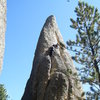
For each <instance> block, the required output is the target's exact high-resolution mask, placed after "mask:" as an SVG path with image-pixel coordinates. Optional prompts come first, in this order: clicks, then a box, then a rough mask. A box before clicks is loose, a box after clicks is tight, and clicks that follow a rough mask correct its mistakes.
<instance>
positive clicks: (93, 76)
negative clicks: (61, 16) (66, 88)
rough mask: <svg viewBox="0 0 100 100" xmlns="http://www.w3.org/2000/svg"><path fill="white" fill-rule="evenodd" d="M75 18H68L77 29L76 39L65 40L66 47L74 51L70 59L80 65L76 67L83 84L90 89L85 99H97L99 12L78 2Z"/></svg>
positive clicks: (99, 92)
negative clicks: (86, 84)
mask: <svg viewBox="0 0 100 100" xmlns="http://www.w3.org/2000/svg"><path fill="white" fill-rule="evenodd" d="M75 13H76V15H77V18H76V20H74V19H72V18H71V19H70V20H71V22H72V25H71V26H70V27H71V28H73V29H75V30H76V31H77V34H76V40H69V41H67V49H68V50H70V51H72V52H73V53H74V56H72V59H73V60H74V61H76V62H77V63H78V64H81V65H82V67H80V68H78V70H79V75H80V78H81V81H82V83H83V84H85V83H88V84H89V86H90V90H91V91H88V92H87V93H86V95H87V99H89V100H90V99H91V98H92V99H93V98H95V100H98V99H97V98H98V97H99V96H100V14H99V12H98V9H97V8H94V7H93V6H89V5H88V4H87V3H84V2H78V6H77V7H76V8H75Z"/></svg>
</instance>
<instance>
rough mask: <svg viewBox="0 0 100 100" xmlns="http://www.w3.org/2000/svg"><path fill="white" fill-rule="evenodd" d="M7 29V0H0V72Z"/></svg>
mask: <svg viewBox="0 0 100 100" xmlns="http://www.w3.org/2000/svg"><path fill="white" fill-rule="evenodd" d="M5 30H6V0H0V72H1V69H2V64H3V55H4V48H5Z"/></svg>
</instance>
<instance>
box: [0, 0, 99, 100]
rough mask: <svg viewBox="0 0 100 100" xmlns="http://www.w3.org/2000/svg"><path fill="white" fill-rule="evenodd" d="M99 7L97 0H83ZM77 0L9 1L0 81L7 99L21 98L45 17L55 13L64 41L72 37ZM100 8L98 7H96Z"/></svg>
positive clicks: (15, 99) (17, 99)
mask: <svg viewBox="0 0 100 100" xmlns="http://www.w3.org/2000/svg"><path fill="white" fill-rule="evenodd" d="M84 1H87V2H88V3H89V4H91V5H94V6H95V7H97V8H99V9H100V6H99V5H100V1H99V0H84ZM77 2H78V0H70V2H67V0H8V1H7V30H6V46H5V55H4V64H3V70H2V74H1V75H0V83H2V84H4V85H5V87H6V89H7V92H8V95H9V96H10V99H9V100H20V99H21V97H22V95H23V92H24V88H25V85H26V82H27V80H28V78H29V75H30V72H31V69H32V61H33V57H34V52H35V48H36V44H37V41H38V37H39V34H40V31H41V29H42V27H43V24H44V22H45V20H46V18H47V17H48V16H50V15H55V17H56V20H57V23H58V26H59V29H60V31H61V33H62V36H63V38H64V41H65V42H66V41H67V40H68V39H73V38H74V34H73V33H74V30H72V29H71V28H70V27H69V26H70V24H71V22H70V17H72V18H75V13H74V9H75V7H76V6H77ZM99 11H100V10H99Z"/></svg>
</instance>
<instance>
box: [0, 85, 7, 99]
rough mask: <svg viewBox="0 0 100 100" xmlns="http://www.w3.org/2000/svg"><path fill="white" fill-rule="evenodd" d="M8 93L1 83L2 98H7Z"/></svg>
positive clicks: (0, 92) (0, 93)
mask: <svg viewBox="0 0 100 100" xmlns="http://www.w3.org/2000/svg"><path fill="white" fill-rule="evenodd" d="M7 98H8V95H7V92H6V89H5V88H4V85H3V84H0V100H7Z"/></svg>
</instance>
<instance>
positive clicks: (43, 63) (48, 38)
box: [21, 16, 83, 100]
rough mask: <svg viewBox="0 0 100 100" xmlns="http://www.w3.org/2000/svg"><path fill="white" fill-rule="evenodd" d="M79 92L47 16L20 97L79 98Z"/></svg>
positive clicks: (53, 24)
mask: <svg viewBox="0 0 100 100" xmlns="http://www.w3.org/2000/svg"><path fill="white" fill-rule="evenodd" d="M82 92H83V91H82V88H81V85H80V82H79V81H78V80H77V71H76V69H75V67H74V65H73V62H72V59H71V57H70V56H69V54H68V53H67V51H66V48H65V44H64V41H63V38H62V36H61V34H60V31H59V29H58V26H57V24H56V20H55V17H54V16H50V17H48V18H47V20H46V22H45V24H44V27H43V29H42V31H41V34H40V37H39V40H38V44H37V48H36V51H35V57H34V61H33V67H32V72H31V75H30V78H29V80H28V82H27V84H26V88H25V92H24V95H23V97H22V99H21V100H79V99H80V100H83V99H82Z"/></svg>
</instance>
